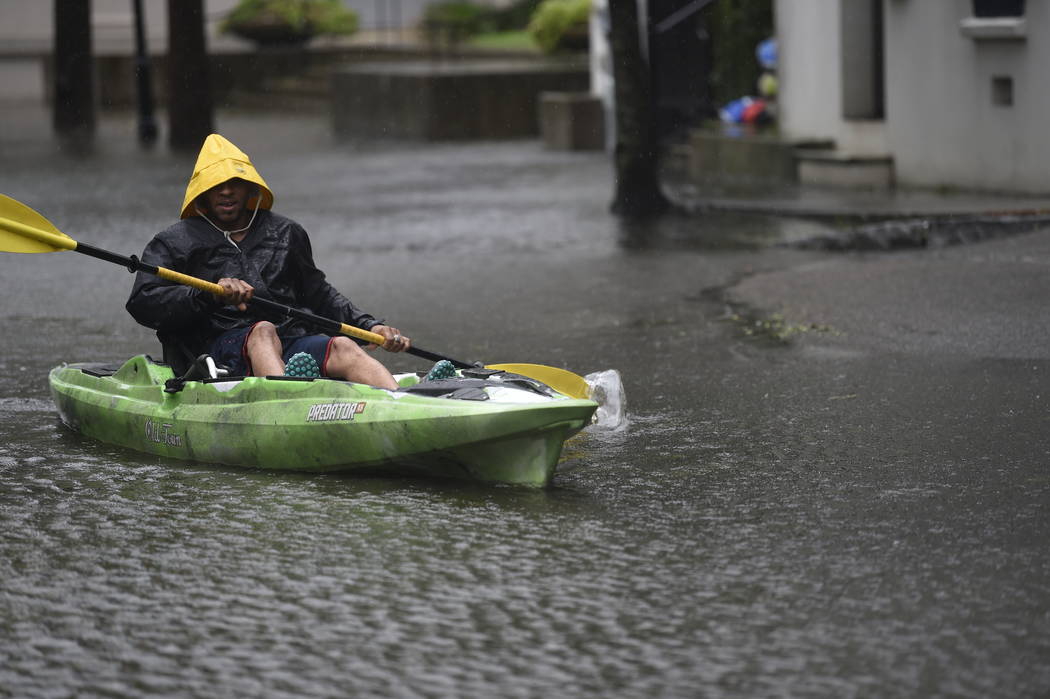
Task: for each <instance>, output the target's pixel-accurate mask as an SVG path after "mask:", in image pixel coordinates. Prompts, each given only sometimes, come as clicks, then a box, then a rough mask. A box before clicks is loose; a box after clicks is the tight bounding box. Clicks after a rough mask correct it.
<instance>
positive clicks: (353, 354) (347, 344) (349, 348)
mask: <svg viewBox="0 0 1050 699" xmlns="http://www.w3.org/2000/svg"><path fill="white" fill-rule="evenodd" d="M331 352H332V354H334V355H337V356H339V357H342V358H344V359H346V360H350V361H353V360H354V359H360V358H362V357H364V356H366V355H365V351H364V350H363V349H361V345H359V344H357V343H356V342H354V341H353V340H351V339H350V338H349V337H346V336H345V335H338V336H336V337H333V338H332V346H331Z"/></svg>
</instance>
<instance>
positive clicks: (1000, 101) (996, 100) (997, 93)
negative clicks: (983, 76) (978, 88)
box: [992, 75, 1014, 107]
mask: <svg viewBox="0 0 1050 699" xmlns="http://www.w3.org/2000/svg"><path fill="white" fill-rule="evenodd" d="M992 104H994V105H995V106H997V107H1012V106H1013V105H1014V79H1013V78H1011V77H1010V76H1008V75H997V76H995V77H993V78H992Z"/></svg>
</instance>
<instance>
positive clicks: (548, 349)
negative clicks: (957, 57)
mask: <svg viewBox="0 0 1050 699" xmlns="http://www.w3.org/2000/svg"><path fill="white" fill-rule="evenodd" d="M41 119H44V121H43V123H41V122H40V120H41ZM11 122H12V123H13V124H14V125H13V126H12V128H11V129H10V132H9V133H5V134H2V135H0V158H2V159H3V162H4V164H5V168H4V174H3V175H2V177H0V192H2V193H4V194H7V195H9V196H11V197H14V198H15V199H17V200H19V201H21V202H23V203H25V204H27V205H29V206H31V207H32V208H34V209H36V210H37V211H38V212H40V213H41V214H43V215H44V216H46V217H47V218H48V219H49V220H50V221H51V222H52V223H54V224H55V225H56V226H57V227H58V228H59V229H60V230H62V231H63V232H65V233H67V234H68V235H70V236H72V237H73V238H75V239H77V240H78V241H82V242H85V243H90V244H92V245H96V246H98V247H102V248H105V249H108V250H112V251H114V252H118V253H121V254H136V255H137V254H140V253H141V251H142V248H143V246H144V245H145V243H146V242H147V241H148V240H149V239H150V237H151V236H152V235H153V234H154V233H156V232H157V231H159V230H161V229H162V228H164V227H166V226H168V225H170V224H171V223H173V222H174V221H175V220H176V218H177V216H178V210H179V205H180V202H181V200H182V196H183V193H184V191H185V186H186V181H187V179H188V177H189V175H190V172H191V170H192V167H193V159H194V156H195V153H194V154H189V155H173V154H170V153H169V152H167V150H166V149H165V148H163V147H158V148H157V149H156V150H154V151H140V150H139V149H138V148H137V147H136V146H135V144H134V125H133V123H132V122H131V121H130V120H128V119H123V118H114V117H111V118H109V119H108V120H106V121H104V122H103V123H102V125H101V133H100V134H99V137H98V139H97V145H96V148H95V149H94V151H93V152H90V153H81V154H71V153H69V152H68V151H66V152H64V151H62V150H60V149H59V148H58V147H57V145H56V144H55V143H53V142H52V140H51V138H50V134H49V125H48V124H47V123H46V119H45V118H44V117H43V114H42V113H36V116H34V112H33V111H31V110H26V111H25V112H24V113H20V114H15V115H13V116H12V117H11ZM217 125H218V130H219V131H220V132H221V133H222V134H223V135H225V136H226V137H228V138H230V139H231V140H232V141H233V142H235V143H237V144H238V145H239V146H240V147H242V148H243V149H244V150H245V151H246V152H247V153H249V155H250V156H251V158H252V161H253V162H254V164H255V165H256V167H257V168H258V170H259V172H260V173H261V174H262V176H263V177H264V178H265V179H266V181H267V183H268V184H269V185H270V188H271V189H272V190H273V192H274V194H275V196H276V203H275V206H274V210H275V211H277V212H279V213H282V214H284V215H287V216H290V217H291V218H293V219H295V220H297V221H299V222H300V223H302V224H303V226H304V227H305V228H306V229H307V230H308V231H309V232H310V235H311V239H312V243H313V247H314V255H315V259H316V260H317V263H318V266H319V267H320V268H321V269H323V270H324V271H325V272H326V273H327V274H328V277H329V279H330V281H331V282H332V283H333V284H334V285H335V286H336V287H337V288H339V289H341V290H342V291H343V292H344V293H346V294H347V295H349V296H350V297H351V298H352V299H353V300H354V302H355V303H356V304H357V305H359V306H360V307H362V308H364V309H366V310H368V311H370V312H371V313H373V314H374V315H376V316H377V317H384V318H386V319H387V320H389V321H390V322H391V323H393V324H395V325H396V326H397V327H399V328H400V329H401V330H403V331H405V332H406V333H407V334H409V335H410V336H411V337H412V338H413V340H414V342H415V343H416V344H417V345H419V346H422V347H425V348H427V349H430V350H433V351H435V352H439V353H445V354H448V355H451V356H454V357H457V358H463V359H466V360H471V361H473V360H481V361H485V362H489V363H495V362H535V363H543V364H550V365H555V366H561V367H565V368H568V369H570V370H572V371H574V372H577V373H580V374H588V373H591V372H595V371H600V370H606V369H616V370H618V371H619V372H620V374H621V376H622V380H623V384H624V388H625V391H626V399H627V422H626V424H625V425H623V426H621V427H620V428H618V429H598V430H594V429H592V430H588V431H585V432H584V433H582V434H581V435H580V436H578V437H576V438H574V439H573V440H572V441H570V442H569V443H568V445H567V447H566V454H565V457H566V460H565V461H564V462H563V464H562V470H560V471H559V473H558V475H557V476H556V477H555V479H554V482H553V484H552V486H551V487H550V488H548V489H545V490H529V489H518V488H506V487H503V488H500V487H486V486H480V485H472V484H465V483H458V482H441V481H425V480H412V479H398V480H394V479H377V478H351V477H345V476H303V475H289V474H284V473H270V472H261V471H252V470H243V469H235V468H231V467H223V466H209V465H201V464H187V463H179V462H171V461H164V460H161V459H156V458H153V457H149V456H145V455H142V454H138V453H135V452H131V451H127V450H123V449H118V448H115V447H111V446H107V445H103V444H98V443H95V442H91V441H89V440H86V439H84V438H82V437H80V436H79V435H76V434H74V433H72V432H70V431H69V430H67V429H66V428H64V427H63V426H62V425H61V424H60V423H59V421H58V419H57V416H56V415H55V412H54V407H53V404H52V403H51V399H50V397H49V395H48V387H47V372H48V371H49V370H50V369H51V368H52V367H54V366H56V365H58V364H61V363H62V362H77V361H120V360H123V359H125V358H127V357H129V356H131V355H133V354H138V353H151V354H153V355H154V356H159V354H160V348H159V344H158V343H157V341H156V339H155V338H154V336H153V334H152V332H150V331H149V330H147V329H146V328H143V327H140V326H137V325H136V324H135V323H134V321H133V320H132V319H131V317H130V316H129V315H128V314H127V313H126V312H125V311H124V302H125V301H126V299H127V295H128V292H129V290H130V287H131V283H132V279H133V277H132V275H131V274H128V273H127V272H126V271H122V270H121V269H120V268H119V267H116V266H114V265H110V264H106V263H103V262H99V261H96V260H92V259H89V258H87V257H84V256H82V255H78V254H76V253H55V254H49V255H43V254H40V255H9V254H5V255H0V278H2V279H3V285H2V286H3V295H2V297H0V298H2V300H0V318H2V321H3V328H4V334H3V339H2V340H0V348H2V350H3V351H2V352H0V418H2V419H0V527H2V529H3V531H4V532H5V533H4V536H3V538H2V540H0V541H2V543H0V547H2V548H0V580H2V582H0V655H2V656H3V657H4V659H5V661H4V663H3V664H2V666H0V688H2V690H0V693H5V694H6V693H9V694H10V695H11V696H45V695H55V694H63V693H70V694H78V695H99V694H113V695H161V694H170V695H180V696H262V695H265V696H273V697H279V696H287V697H302V696H345V695H362V696H364V695H371V696H377V695H382V696H435V697H436V696H478V697H480V696H505V697H513V696H522V697H525V696H529V697H532V696H543V695H548V696H618V697H642V696H690V697H692V696H731V697H745V696H872V695H875V696H902V695H903V696H916V695H961V696H974V697H977V696H982V697H983V696H1003V697H1007V696H1009V697H1014V696H1038V695H1042V694H1044V693H1046V692H1047V691H1048V690H1050V667H1048V665H1047V663H1046V661H1045V660H1046V658H1047V657H1050V630H1048V621H1050V611H1048V610H1050V547H1048V546H1047V541H1050V509H1048V507H1047V504H1048V502H1050V411H1048V409H1047V399H1048V397H1050V308H1048V307H1047V304H1046V299H1047V298H1050V274H1048V272H1050V270H1048V267H1050V231H1046V230H1042V231H1037V232H1034V233H1027V234H1024V235H1017V236H1011V237H1003V238H998V239H994V240H988V241H984V242H980V243H974V244H969V245H959V246H953V247H945V248H940V249H929V250H910V251H897V252H885V253H864V254H860V253H833V252H822V251H819V250H802V249H797V248H794V247H791V246H790V245H787V243H791V242H793V241H798V240H801V239H805V238H808V237H811V236H817V235H823V234H827V233H829V231H830V229H829V227H828V226H827V225H826V224H822V223H817V222H812V221H802V220H799V219H785V218H779V217H775V216H770V215H759V214H747V213H726V212H710V213H708V214H706V215H703V216H684V215H672V216H668V217H666V218H664V219H662V220H661V221H659V222H657V223H655V224H649V225H648V226H645V227H642V228H638V227H632V226H629V225H626V224H624V223H622V222H621V221H619V220H618V219H616V218H615V217H612V216H611V215H609V213H608V205H609V201H610V198H611V195H612V167H611V164H610V162H609V158H608V157H607V156H605V155H604V154H598V153H566V152H551V151H545V150H544V149H543V148H542V145H541V144H540V143H539V142H538V141H521V142H510V143H481V144H468V145H420V144H404V143H388V144H369V145H363V144H353V143H336V142H334V141H333V140H332V138H331V135H330V133H329V127H328V123H327V121H326V120H325V119H323V118H314V117H308V116H299V117H295V118H286V117H285V118H281V117H276V116H268V117H267V116H251V117H249V116H245V115H241V114H237V113H228V114H220V115H219V118H218V124H217ZM16 132H17V134H18V135H17V136H16V135H15V134H16ZM975 206H976V204H975ZM380 358H381V359H382V360H384V361H385V362H386V363H387V365H388V366H390V367H391V368H392V369H394V370H404V371H408V370H413V371H414V370H419V369H425V368H427V367H426V365H425V363H423V362H422V361H421V360H418V359H415V358H412V357H408V356H403V355H401V356H396V357H395V356H393V355H389V354H386V353H380ZM216 429H217V430H221V429H222V426H221V425H217V426H216Z"/></svg>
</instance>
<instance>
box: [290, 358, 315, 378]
mask: <svg viewBox="0 0 1050 699" xmlns="http://www.w3.org/2000/svg"><path fill="white" fill-rule="evenodd" d="M284 375H285V376H300V377H303V378H307V379H317V378H320V376H321V368H320V367H319V366H317V360H316V359H314V358H313V356H312V355H310V354H307V353H306V352H299V353H298V354H293V355H292V356H291V358H290V359H289V360H288V363H287V364H285V365H284Z"/></svg>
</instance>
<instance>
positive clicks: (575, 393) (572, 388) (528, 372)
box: [485, 364, 591, 398]
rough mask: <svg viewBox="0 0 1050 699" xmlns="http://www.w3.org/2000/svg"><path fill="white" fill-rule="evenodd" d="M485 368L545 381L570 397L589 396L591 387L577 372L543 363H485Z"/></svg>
mask: <svg viewBox="0 0 1050 699" xmlns="http://www.w3.org/2000/svg"><path fill="white" fill-rule="evenodd" d="M485 368H486V369H502V370H503V371H507V372H510V373H512V374H521V375H522V376H528V377H529V378H530V379H536V380H537V381H539V382H541V383H545V384H547V385H548V386H550V387H551V388H553V389H554V390H555V391H557V392H558V393H564V394H565V395H567V396H569V397H570V398H590V397H591V388H590V386H588V385H587V382H586V381H584V379H583V377H582V376H580V375H579V374H574V373H572V372H571V371H566V370H565V369H559V368H558V367H553V366H544V365H543V364H486V365H485Z"/></svg>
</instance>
